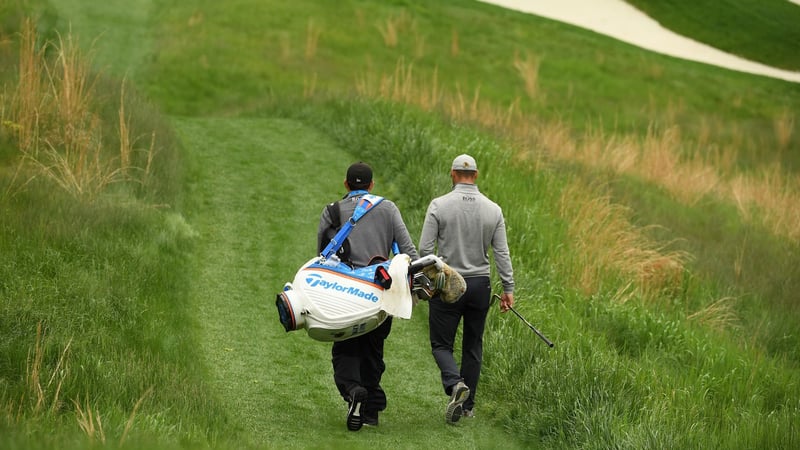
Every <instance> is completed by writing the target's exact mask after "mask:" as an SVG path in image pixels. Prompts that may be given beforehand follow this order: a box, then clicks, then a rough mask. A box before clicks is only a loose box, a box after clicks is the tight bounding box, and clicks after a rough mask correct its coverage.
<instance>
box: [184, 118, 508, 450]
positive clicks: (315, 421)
mask: <svg viewBox="0 0 800 450" xmlns="http://www.w3.org/2000/svg"><path fill="white" fill-rule="evenodd" d="M175 125H176V128H177V130H178V133H179V135H180V136H181V140H182V143H183V146H184V148H185V151H186V154H187V155H188V157H189V159H190V161H191V162H190V166H191V174H190V176H189V178H190V182H189V192H190V199H189V204H190V207H189V211H187V219H188V220H189V221H190V222H191V223H192V225H193V227H194V229H195V231H197V232H198V233H199V238H198V240H197V248H196V250H195V252H194V253H193V255H194V256H193V261H194V262H193V267H194V273H193V280H194V281H193V282H192V290H191V291H192V296H191V297H192V299H191V303H192V305H193V306H192V307H193V309H194V316H195V317H196V318H197V319H196V320H197V326H198V328H199V333H198V335H199V336H200V337H201V342H200V345H201V347H202V352H201V353H202V354H203V355H204V357H205V365H206V366H207V367H209V369H210V371H211V374H212V380H210V382H211V385H212V386H213V388H214V390H215V394H216V395H218V396H219V400H220V401H221V403H222V404H223V405H225V406H226V409H227V412H228V414H229V416H230V418H229V420H230V422H231V423H232V424H233V425H234V426H235V429H236V436H237V440H241V442H244V443H247V444H248V445H254V446H261V445H264V444H266V445H267V446H268V447H272V446H276V447H281V448H286V447H301V448H308V447H319V448H339V447H348V448H429V447H430V446H431V445H432V444H435V443H437V442H442V443H444V442H447V443H448V447H449V446H450V445H456V446H457V447H459V448H486V445H489V446H493V444H492V443H493V442H497V440H498V439H500V440H502V441H503V442H504V444H503V447H504V448H514V447H516V444H515V443H514V442H513V441H511V442H507V441H508V439H509V436H508V435H507V434H506V433H505V432H504V431H503V430H502V429H495V428H492V427H491V426H490V423H489V422H488V421H486V420H480V419H476V420H474V421H467V420H464V421H462V422H461V423H460V424H459V425H457V426H448V425H446V424H445V423H444V405H445V402H446V397H445V396H444V395H443V394H442V393H441V392H440V391H441V389H440V387H439V381H438V373H437V372H436V368H435V365H434V363H433V359H432V357H431V356H430V349H429V346H428V345H429V344H428V342H427V320H426V318H427V315H426V313H427V306H426V305H423V304H421V305H418V306H417V308H416V310H415V312H414V316H413V317H412V320H410V321H401V320H396V321H395V326H394V327H393V331H392V334H391V336H390V337H389V340H388V341H387V349H386V364H387V372H386V374H385V376H384V389H385V390H386V391H387V394H388V396H389V409H387V411H385V412H384V414H383V415H382V416H381V420H382V423H381V426H380V427H378V428H364V429H362V430H361V431H359V432H358V433H353V432H348V431H347V430H346V429H345V421H344V419H345V412H346V408H345V403H344V402H343V401H342V400H341V398H340V397H339V395H338V392H337V391H336V388H335V386H334V384H333V377H332V369H331V367H330V344H328V343H323V342H317V341H314V340H312V339H310V338H309V337H308V336H307V335H306V334H305V331H302V330H301V331H297V332H293V333H286V332H285V331H284V330H283V328H282V326H281V325H280V323H279V321H278V318H277V312H276V310H275V307H274V298H275V294H277V292H278V291H279V290H280V288H281V287H282V285H283V283H284V282H286V281H290V280H291V279H292V278H293V277H294V272H295V271H296V270H297V268H299V267H300V265H301V264H302V263H304V262H305V261H306V260H308V259H309V258H310V257H312V256H313V255H314V251H315V248H314V247H315V245H316V244H315V239H316V226H317V221H318V217H319V214H320V212H321V211H322V208H323V207H324V205H325V203H326V202H328V201H331V200H333V199H336V198H338V197H339V196H340V195H341V193H342V192H343V191H342V189H343V188H342V180H343V179H344V170H345V169H346V167H347V166H348V165H349V164H350V162H351V156H350V155H348V154H347V153H346V152H345V151H343V150H342V149H339V148H337V147H335V146H334V145H333V144H331V143H330V142H329V141H328V140H327V139H326V138H325V137H324V136H322V135H320V134H319V133H318V132H317V131H315V130H313V129H310V128H307V127H304V126H303V125H301V124H299V123H297V122H294V121H290V120H276V119H176V120H175ZM377 167H378V168H379V167H380V166H379V165H377ZM378 170H379V169H378ZM376 185H377V186H378V187H376V191H375V192H377V193H380V189H379V186H380V180H379V179H378V181H377V183H376ZM421 430H425V431H424V432H422V431H421ZM323 436H324V438H323Z"/></svg>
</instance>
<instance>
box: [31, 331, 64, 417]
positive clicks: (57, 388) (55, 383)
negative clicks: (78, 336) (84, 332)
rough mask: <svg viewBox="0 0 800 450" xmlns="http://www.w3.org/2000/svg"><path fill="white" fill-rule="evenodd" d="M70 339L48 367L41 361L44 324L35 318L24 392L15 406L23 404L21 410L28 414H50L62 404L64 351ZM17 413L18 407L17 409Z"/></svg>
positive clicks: (43, 355) (44, 339) (44, 345)
mask: <svg viewBox="0 0 800 450" xmlns="http://www.w3.org/2000/svg"><path fill="white" fill-rule="evenodd" d="M71 344H72V340H71V339H70V340H69V341H68V342H67V344H66V345H65V346H64V349H63V350H62V351H61V354H60V355H59V357H58V361H57V362H56V365H55V366H54V367H49V366H48V365H47V364H45V362H44V357H45V349H46V347H47V336H46V333H45V331H44V325H43V324H42V322H39V323H38V324H37V326H36V340H35V342H34V346H33V349H31V350H30V351H29V352H28V359H27V364H26V371H25V374H26V375H25V387H26V389H25V393H24V394H23V397H22V398H21V400H20V403H19V408H20V409H22V408H25V407H27V409H28V410H27V411H25V413H26V414H27V415H29V416H34V417H36V416H39V415H41V414H53V413H55V412H57V411H58V410H59V409H60V408H61V405H62V398H61V394H62V387H63V385H64V381H65V380H66V378H67V377H68V376H69V373H70V371H69V367H68V364H67V362H68V359H67V357H68V355H69V352H70V346H71ZM19 414H20V416H21V415H22V411H20V412H19Z"/></svg>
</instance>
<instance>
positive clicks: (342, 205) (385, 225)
mask: <svg viewBox="0 0 800 450" xmlns="http://www.w3.org/2000/svg"><path fill="white" fill-rule="evenodd" d="M360 198H361V196H360V195H357V196H353V197H348V198H345V199H343V200H340V201H339V212H340V215H341V217H340V219H341V223H345V222H347V220H348V219H350V217H351V216H352V215H353V211H355V209H356V204H357V203H358V200H359V199H360ZM331 223H332V221H331V217H330V214H329V213H328V210H327V208H326V209H323V210H322V215H321V217H320V220H319V229H318V230H317V246H318V247H317V248H321V247H324V246H325V245H327V242H325V243H324V245H323V242H322V240H323V234H324V232H325V230H326V229H327V228H328V227H329V226H330V224H331ZM348 239H349V241H350V260H351V261H352V263H353V266H355V267H365V266H368V265H369V264H370V262H373V263H374V262H375V261H372V258H375V257H380V258H384V259H389V254H390V252H391V249H392V242H393V241H396V242H397V245H398V246H399V247H400V252H401V253H405V254H407V255H408V256H410V257H411V259H412V260H415V259H417V258H418V257H419V255H418V254H417V250H416V248H415V247H414V242H413V241H412V239H411V235H410V234H409V233H408V229H407V228H406V224H405V223H404V222H403V217H402V216H401V215H400V210H399V209H398V208H397V205H395V204H394V203H393V202H392V201H391V200H388V199H384V200H383V201H381V202H380V203H378V204H377V205H376V206H374V207H373V208H372V209H371V210H370V211H368V212H367V213H366V214H364V216H363V217H361V219H359V220H358V221H357V222H356V225H355V226H354V227H353V230H352V231H351V232H350V236H349V237H348Z"/></svg>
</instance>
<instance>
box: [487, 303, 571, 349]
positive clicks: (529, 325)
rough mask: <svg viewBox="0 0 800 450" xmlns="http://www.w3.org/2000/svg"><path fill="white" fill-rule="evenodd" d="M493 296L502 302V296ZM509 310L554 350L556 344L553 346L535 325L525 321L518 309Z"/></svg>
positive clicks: (511, 308)
mask: <svg viewBox="0 0 800 450" xmlns="http://www.w3.org/2000/svg"><path fill="white" fill-rule="evenodd" d="M492 296H493V297H496V298H497V300H500V295H498V294H492ZM509 309H510V310H511V312H513V313H514V314H516V315H517V317H519V319H520V320H521V321H523V322H525V325H527V326H528V327H530V329H531V330H533V332H534V333H536V335H537V336H539V337H540V338H542V340H543V341H544V342H545V344H547V346H548V347H550V348H553V346H554V345H555V344H553V343H552V342H550V340H549V339H547V338H546V337H545V336H544V335H543V334H542V333H541V332H539V330H537V329H536V327H534V326H533V325H531V323H530V322H528V321H527V320H525V318H524V317H522V315H521V314H520V313H518V312H517V310H516V309H514V308H513V307H509Z"/></svg>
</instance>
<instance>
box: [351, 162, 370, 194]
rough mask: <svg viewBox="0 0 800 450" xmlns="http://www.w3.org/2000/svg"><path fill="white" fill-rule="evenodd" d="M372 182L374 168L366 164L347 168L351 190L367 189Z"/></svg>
mask: <svg viewBox="0 0 800 450" xmlns="http://www.w3.org/2000/svg"><path fill="white" fill-rule="evenodd" d="M371 182H372V168H371V167H370V166H369V165H367V164H366V163H364V162H357V163H355V164H352V165H351V166H350V167H348V168H347V184H349V185H350V188H365V187H367V186H369V184H370V183H371Z"/></svg>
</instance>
